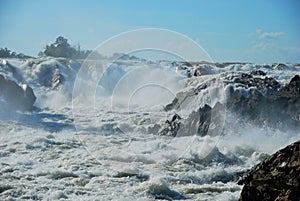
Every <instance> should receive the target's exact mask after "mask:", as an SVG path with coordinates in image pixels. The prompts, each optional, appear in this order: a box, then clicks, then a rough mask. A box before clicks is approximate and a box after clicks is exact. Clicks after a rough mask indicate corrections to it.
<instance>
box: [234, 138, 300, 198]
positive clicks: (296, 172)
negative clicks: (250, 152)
mask: <svg viewBox="0 0 300 201" xmlns="http://www.w3.org/2000/svg"><path fill="white" fill-rule="evenodd" d="M239 184H245V186H244V188H243V190H242V193H241V196H240V199H239V200H240V201H256V200H259V201H271V200H272V201H274V200H275V201H299V200H300V141H297V142H295V143H293V144H291V145H289V146H287V147H285V148H284V149H281V150H279V151H278V152H276V153H275V154H273V155H271V156H270V157H268V158H267V159H266V160H264V161H263V162H261V163H260V164H258V165H256V166H255V167H253V168H252V169H251V170H249V171H248V172H247V173H246V174H244V176H243V177H242V178H241V179H240V180H239Z"/></svg>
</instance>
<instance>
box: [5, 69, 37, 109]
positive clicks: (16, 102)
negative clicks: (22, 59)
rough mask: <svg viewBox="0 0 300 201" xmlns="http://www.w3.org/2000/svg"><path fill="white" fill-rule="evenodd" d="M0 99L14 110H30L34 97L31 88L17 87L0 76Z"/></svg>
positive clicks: (24, 85)
mask: <svg viewBox="0 0 300 201" xmlns="http://www.w3.org/2000/svg"><path fill="white" fill-rule="evenodd" d="M0 98H2V99H3V100H4V101H5V102H6V103H7V104H8V105H10V106H11V107H12V108H13V109H16V110H31V109H33V104H34V102H35V100H36V97H35V95H34V93H33V90H32V88H31V87H29V86H27V85H26V84H23V85H21V86H19V85H18V84H17V83H15V82H14V81H12V80H9V79H6V78H5V77H4V76H3V75H1V74H0Z"/></svg>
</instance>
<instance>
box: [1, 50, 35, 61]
mask: <svg viewBox="0 0 300 201" xmlns="http://www.w3.org/2000/svg"><path fill="white" fill-rule="evenodd" d="M0 58H20V59H25V58H31V57H30V56H27V55H25V54H22V53H19V54H17V53H16V52H13V51H11V50H9V49H7V48H0Z"/></svg>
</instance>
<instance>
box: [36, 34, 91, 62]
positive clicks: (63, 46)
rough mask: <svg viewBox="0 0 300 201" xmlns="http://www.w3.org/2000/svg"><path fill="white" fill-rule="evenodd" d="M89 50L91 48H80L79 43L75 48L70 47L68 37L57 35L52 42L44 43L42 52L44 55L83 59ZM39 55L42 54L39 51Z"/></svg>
mask: <svg viewBox="0 0 300 201" xmlns="http://www.w3.org/2000/svg"><path fill="white" fill-rule="evenodd" d="M91 52H92V51H91V50H86V51H85V50H81V49H80V45H78V46H77V48H75V47H72V46H71V45H70V44H69V43H68V39H66V38H64V37H62V36H59V37H57V38H56V40H55V42H54V43H52V44H50V45H46V47H45V50H44V52H43V53H44V55H45V56H51V57H64V58H72V59H85V58H86V57H87V56H88V55H89V54H90V53H91ZM39 55H40V56H43V55H42V53H39Z"/></svg>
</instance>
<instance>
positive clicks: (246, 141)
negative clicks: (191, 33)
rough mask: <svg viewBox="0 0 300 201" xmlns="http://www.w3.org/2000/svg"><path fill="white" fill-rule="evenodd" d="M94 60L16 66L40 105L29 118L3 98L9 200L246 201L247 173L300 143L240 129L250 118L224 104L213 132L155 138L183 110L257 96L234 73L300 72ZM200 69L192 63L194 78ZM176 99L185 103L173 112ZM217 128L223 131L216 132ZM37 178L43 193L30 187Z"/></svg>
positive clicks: (271, 132) (0, 149)
mask: <svg viewBox="0 0 300 201" xmlns="http://www.w3.org/2000/svg"><path fill="white" fill-rule="evenodd" d="M85 62H86V63H85V65H83V66H81V68H79V66H78V63H76V62H74V61H68V60H60V61H57V60H54V59H48V58H45V59H40V60H31V61H30V60H29V61H25V62H24V61H14V62H12V61H11V63H14V64H15V65H14V67H15V69H18V71H19V72H27V73H25V74H22V77H21V78H20V77H19V78H18V79H19V80H21V81H22V83H20V84H28V85H29V86H31V87H32V88H33V90H34V93H35V95H36V97H37V99H36V102H35V104H34V106H35V107H36V108H35V109H34V110H32V111H28V112H22V111H15V110H14V109H13V108H11V106H9V104H8V102H7V100H5V99H3V98H2V99H0V103H1V106H0V109H1V114H0V119H1V120H0V127H1V132H0V134H1V144H0V157H1V158H2V159H3V160H2V161H1V173H2V175H4V176H3V177H2V178H1V180H2V181H3V182H2V183H1V182H0V187H1V188H2V189H7V190H5V191H3V193H2V194H1V197H2V198H7V197H8V198H24V196H25V197H29V198H31V199H33V198H39V199H59V198H63V197H67V199H84V198H87V197H88V198H91V199H94V198H95V199H96V198H99V197H101V199H102V198H103V199H106V200H107V199H112V200H119V199H120V196H122V197H124V199H125V200H126V199H127V200H133V199H138V200H153V199H154V198H157V199H158V198H160V199H186V200H196V199H200V198H201V199H206V200H236V199H237V198H238V197H239V193H240V190H241V188H242V186H239V185H237V184H236V182H235V181H236V177H237V175H238V174H239V173H240V172H242V171H245V170H246V169H248V168H250V167H252V166H253V165H255V164H257V163H258V162H259V161H261V160H263V159H264V158H265V157H266V156H267V155H268V154H272V153H274V152H275V151H276V150H278V149H280V148H282V147H284V146H286V145H287V144H289V143H291V142H294V141H296V140H298V139H299V133H298V132H295V130H284V131H283V130H279V129H276V128H270V127H267V126H265V127H264V126H259V125H255V124H253V123H251V121H250V120H249V122H246V123H245V122H244V123H240V122H241V121H240V116H238V115H237V114H234V113H231V112H228V111H224V110H223V109H222V108H221V109H222V110H213V113H212V117H211V119H214V120H215V122H212V124H211V125H212V126H211V127H210V128H209V129H210V130H208V133H211V135H210V134H209V135H206V136H198V135H196V133H190V135H187V133H188V132H194V130H195V129H194V130H193V129H191V130H184V131H185V133H184V132H183V133H180V132H179V133H178V136H176V137H171V136H162V135H157V134H158V133H155V134H153V133H149V130H150V128H153V127H155V125H164V124H165V123H166V121H167V120H168V121H171V120H172V118H173V117H174V114H179V115H180V116H181V118H184V119H185V118H188V117H189V116H190V115H191V113H193V111H196V110H198V109H199V108H201V107H203V106H204V105H205V104H207V105H209V106H210V107H212V108H213V107H214V106H215V105H217V103H218V102H219V103H226V101H228V99H229V96H230V95H232V94H233V95H235V96H237V95H242V96H244V97H250V96H249V94H250V90H249V89H245V88H242V86H241V85H239V84H237V83H235V82H233V81H232V80H234V79H231V78H232V77H233V78H234V76H236V75H235V74H234V73H232V72H238V73H247V72H249V71H251V70H252V69H263V70H265V71H266V72H267V73H268V76H270V77H273V76H274V77H276V78H277V79H278V81H280V83H281V84H284V83H288V82H289V79H290V78H291V77H292V76H293V75H294V74H295V73H299V68H296V67H292V66H289V67H288V68H286V69H284V70H278V69H274V70H270V69H269V68H265V69H264V67H263V66H261V67H258V66H256V65H252V66H251V65H249V64H245V65H240V64H236V65H229V66H227V67H225V68H217V67H215V66H214V65H213V64H211V66H209V67H207V68H208V69H209V71H208V70H206V71H205V72H209V73H210V74H207V75H202V76H200V77H195V76H192V77H190V78H188V76H187V75H188V73H187V69H186V68H185V64H184V62H175V63H174V62H166V61H163V62H149V61H142V60H125V61H123V60H121V59H120V60H117V61H115V62H111V61H97V62H95V61H85ZM110 62H111V63H112V64H111V65H109V67H108V68H107V69H106V70H103V66H106V65H107V64H109V63H110ZM197 67H198V66H197V65H194V66H192V67H190V69H189V70H190V71H191V74H192V73H193V72H194V70H195V69H196V68H197ZM203 68H206V67H203ZM38 69H39V70H38ZM31 71H32V72H31ZM58 72H59V73H58ZM1 73H2V74H5V76H6V78H7V79H11V80H17V78H16V77H14V75H13V74H12V73H10V72H8V73H5V72H4V73H3V71H1ZM219 74H221V76H220V75H219ZM60 75H62V76H60ZM39 76H43V79H41V78H39ZM223 83H229V84H228V85H226V86H224V85H223ZM72 86H74V88H73V87H72ZM229 86H230V87H232V89H230V88H229ZM232 90H233V91H234V93H232ZM186 94H188V96H185V95H186ZM250 95H251V94H250ZM175 98H178V99H179V100H180V103H181V105H180V107H179V108H177V109H173V110H169V111H166V108H165V107H166V105H168V104H170V103H172V102H173V101H174V99H175ZM225 114H226V116H224V117H226V118H225V121H224V124H222V120H224V119H223V115H225ZM216 117H220V118H219V119H218V118H216ZM217 121H219V122H217ZM191 125H195V126H199V125H198V124H196V123H195V124H191ZM217 125H222V126H223V127H222V128H221V129H220V130H217V131H216V130H214V126H217ZM218 131H221V132H220V133H219V135H213V133H214V132H218ZM9 178H17V180H10V179H9ZM27 178H30V179H27ZM19 181H21V182H22V185H20V182H19ZM32 181H35V182H36V184H37V186H36V187H35V188H29V187H31V186H32ZM7 184H9V185H8V186H7ZM24 186H26V188H24ZM45 186H47V188H51V192H50V191H49V190H47V189H46V188H45ZM115 186H118V188H116V187H115ZM99 189H101V191H99ZM22 196H23V197H22ZM122 199H123V198H122Z"/></svg>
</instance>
